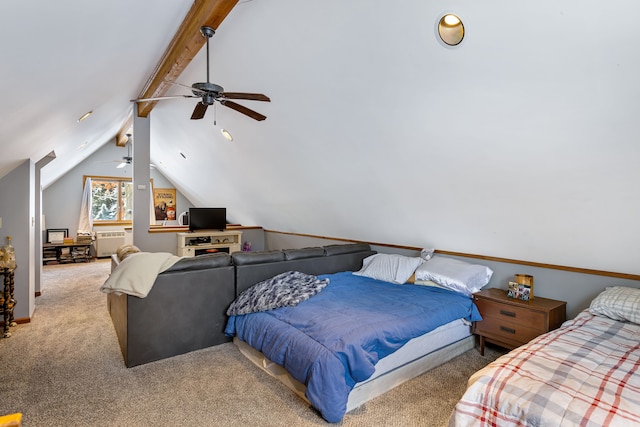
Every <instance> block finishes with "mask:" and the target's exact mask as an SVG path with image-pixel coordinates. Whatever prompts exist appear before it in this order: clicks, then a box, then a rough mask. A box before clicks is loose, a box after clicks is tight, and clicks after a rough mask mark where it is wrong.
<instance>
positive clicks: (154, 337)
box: [107, 243, 375, 367]
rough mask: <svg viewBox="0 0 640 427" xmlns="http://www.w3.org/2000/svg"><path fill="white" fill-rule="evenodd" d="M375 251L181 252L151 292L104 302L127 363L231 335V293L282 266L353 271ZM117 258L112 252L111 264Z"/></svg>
mask: <svg viewBox="0 0 640 427" xmlns="http://www.w3.org/2000/svg"><path fill="white" fill-rule="evenodd" d="M374 253H375V252H374V251H372V250H371V248H370V247H369V245H367V244H361V243H358V244H346V245H331V246H325V247H322V248H320V247H318V248H302V249H287V250H283V251H280V250H278V251H261V252H234V253H233V254H231V255H229V254H226V253H216V254H207V255H199V256H197V257H192V258H183V259H181V260H179V261H178V262H176V263H175V264H174V265H173V266H172V267H171V268H169V269H168V270H166V271H164V272H163V273H161V274H159V275H158V277H157V278H156V280H155V282H154V284H153V287H152V289H151V291H150V292H149V295H147V297H146V298H138V297H134V296H130V295H116V294H108V296H107V304H108V308H109V312H110V314H111V319H112V320H113V325H114V327H115V329H116V334H117V335H118V342H119V344H120V349H121V350H122V354H123V356H124V361H125V365H126V366H127V367H131V366H136V365H141V364H143V363H148V362H152V361H155V360H160V359H164V358H167V357H171V356H175V355H178V354H182V353H186V352H189V351H193V350H198V349H201V348H205V347H209V346H212V345H217V344H222V343H223V342H226V341H229V338H228V337H225V335H224V328H225V326H226V322H227V316H226V311H227V308H228V307H229V305H230V304H231V303H232V302H233V300H234V299H235V297H236V296H237V295H239V294H240V293H241V292H242V291H243V290H245V289H247V288H249V287H250V286H252V285H255V284H256V283H258V282H261V281H263V280H266V279H269V278H271V277H273V276H275V275H277V274H280V273H284V272H286V271H300V272H302V273H307V274H314V275H319V274H328V273H337V272H340V271H356V270H359V269H360V268H361V267H362V260H363V259H364V258H366V257H368V256H369V255H373V254H374ZM117 265H118V259H117V257H116V256H115V255H114V256H112V268H115V267H116V266H117Z"/></svg>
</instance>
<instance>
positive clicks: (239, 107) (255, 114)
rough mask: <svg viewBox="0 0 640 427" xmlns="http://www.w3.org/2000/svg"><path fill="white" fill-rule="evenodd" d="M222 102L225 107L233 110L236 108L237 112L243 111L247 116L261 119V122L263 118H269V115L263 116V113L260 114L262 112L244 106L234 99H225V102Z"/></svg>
mask: <svg viewBox="0 0 640 427" xmlns="http://www.w3.org/2000/svg"><path fill="white" fill-rule="evenodd" d="M220 103H221V104H222V105H224V106H225V107H229V108H231V109H232V110H236V111H237V112H239V113H242V114H244V115H246V116H249V117H251V118H252V119H255V120H257V121H259V122H261V121H262V120H264V119H266V118H267V116H263V115H262V114H260V113H258V112H256V111H253V110H250V109H249V108H247V107H244V106H242V105H240V104H236V103H235V102H233V101H224V102H220Z"/></svg>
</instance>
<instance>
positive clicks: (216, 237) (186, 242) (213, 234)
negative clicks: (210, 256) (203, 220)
mask: <svg viewBox="0 0 640 427" xmlns="http://www.w3.org/2000/svg"><path fill="white" fill-rule="evenodd" d="M176 234H177V236H178V256H184V257H192V256H196V255H202V254H206V253H212V252H216V251H219V252H228V253H232V252H239V251H240V250H241V248H242V231H233V230H224V231H220V230H200V231H190V232H188V233H176Z"/></svg>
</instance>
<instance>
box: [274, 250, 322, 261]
mask: <svg viewBox="0 0 640 427" xmlns="http://www.w3.org/2000/svg"><path fill="white" fill-rule="evenodd" d="M282 252H283V253H284V259H286V260H287V261H289V260H293V259H304V258H313V257H319V256H324V249H323V248H320V247H317V248H302V249H285V250H283V251H282Z"/></svg>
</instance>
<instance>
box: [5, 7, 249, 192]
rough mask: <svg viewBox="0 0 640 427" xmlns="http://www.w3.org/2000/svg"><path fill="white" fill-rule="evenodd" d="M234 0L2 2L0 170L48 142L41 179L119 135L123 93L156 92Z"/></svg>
mask: <svg viewBox="0 0 640 427" xmlns="http://www.w3.org/2000/svg"><path fill="white" fill-rule="evenodd" d="M237 2H238V0H199V1H195V2H194V3H193V4H190V3H189V2H175V1H163V0H159V1H155V0H154V1H149V2H147V1H117V0H116V1H110V2H105V4H87V3H86V2H81V1H73V0H67V1H61V2H56V3H55V4H52V3H51V2H47V1H37V0H36V1H27V2H3V3H2V4H0V37H1V40H2V44H3V49H2V55H3V66H2V74H1V79H0V93H2V102H1V103H0V116H1V117H2V118H3V119H2V122H1V123H0V143H1V144H2V150H3V154H4V155H3V156H1V157H0V176H3V175H5V174H6V173H7V172H9V171H11V170H12V169H13V168H14V167H15V166H17V165H18V164H20V163H21V162H23V161H24V160H25V159H29V158H30V159H32V160H34V161H38V160H39V159H40V158H42V157H44V156H45V155H47V154H49V153H50V152H54V153H55V155H56V159H57V160H56V161H55V162H53V163H51V164H50V165H48V166H47V168H46V170H45V171H44V173H43V185H44V186H45V187H46V186H47V185H49V184H50V183H51V182H52V181H54V180H55V179H57V178H59V177H60V176H61V175H63V174H64V173H66V172H67V171H68V170H69V169H70V168H72V167H73V166H74V165H75V164H77V163H78V162H80V161H82V160H83V159H84V158H86V157H87V156H88V155H90V154H91V153H92V152H94V151H95V150H97V149H98V148H100V147H101V146H102V145H103V144H105V143H116V144H119V145H124V144H125V143H126V141H127V138H126V133H127V132H130V131H131V123H132V120H131V115H132V110H133V109H132V103H131V101H130V100H131V99H133V98H139V97H144V98H147V97H157V96H161V95H164V94H165V93H166V92H167V90H168V89H169V88H170V82H175V81H176V80H177V79H178V77H179V76H180V74H181V73H182V71H184V69H185V68H186V67H187V66H188V65H189V63H190V62H191V60H192V59H193V57H194V56H195V55H196V54H197V53H198V52H199V51H200V49H201V48H202V46H203V45H204V43H205V39H204V38H203V37H202V35H201V34H200V32H199V28H200V26H202V25H208V26H211V27H213V28H218V27H219V26H220V24H221V23H222V21H223V20H224V18H225V17H226V16H227V15H228V13H229V12H230V11H231V9H233V7H234V6H235V5H236V4H237ZM154 105H155V103H154V102H148V103H141V104H140V105H139V113H140V115H142V116H145V117H146V116H148V115H149V113H150V112H151V110H152V109H153V106H154ZM88 112H91V115H90V116H89V117H87V118H86V119H84V120H79V119H80V118H81V117H82V116H83V115H85V113H88Z"/></svg>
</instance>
